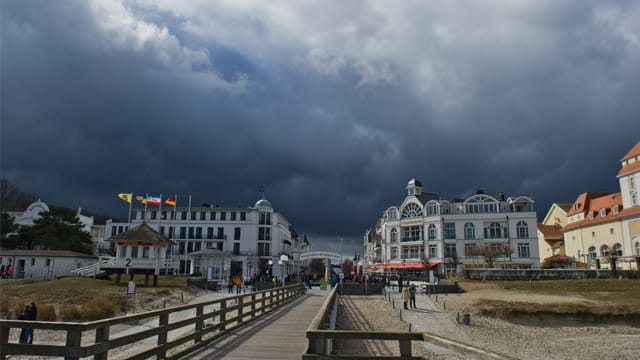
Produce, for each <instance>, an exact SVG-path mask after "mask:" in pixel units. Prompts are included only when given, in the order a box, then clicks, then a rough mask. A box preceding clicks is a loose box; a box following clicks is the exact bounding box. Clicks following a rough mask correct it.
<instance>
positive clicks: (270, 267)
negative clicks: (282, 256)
mask: <svg viewBox="0 0 640 360" xmlns="http://www.w3.org/2000/svg"><path fill="white" fill-rule="evenodd" d="M269 271H271V277H270V278H269V280H271V281H272V282H273V287H274V288H275V287H276V282H275V281H273V260H269V270H267V275H269Z"/></svg>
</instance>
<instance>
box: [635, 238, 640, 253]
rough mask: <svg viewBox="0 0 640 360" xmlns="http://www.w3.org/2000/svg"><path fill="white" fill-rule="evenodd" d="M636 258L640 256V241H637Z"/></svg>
mask: <svg viewBox="0 0 640 360" xmlns="http://www.w3.org/2000/svg"><path fill="white" fill-rule="evenodd" d="M636 256H640V241H636Z"/></svg>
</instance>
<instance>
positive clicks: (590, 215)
mask: <svg viewBox="0 0 640 360" xmlns="http://www.w3.org/2000/svg"><path fill="white" fill-rule="evenodd" d="M589 220H593V211H589Z"/></svg>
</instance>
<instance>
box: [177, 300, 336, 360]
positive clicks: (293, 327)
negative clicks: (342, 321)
mask: <svg viewBox="0 0 640 360" xmlns="http://www.w3.org/2000/svg"><path fill="white" fill-rule="evenodd" d="M328 295H329V291H327V290H316V289H314V290H310V291H309V292H307V294H306V295H304V296H302V297H301V298H299V299H297V300H294V301H293V302H292V303H290V304H287V305H284V306H283V307H281V308H279V309H277V310H274V311H273V312H271V313H269V314H267V315H265V316H263V317H260V318H258V319H256V320H254V321H251V322H249V323H247V324H246V325H244V326H241V327H240V328H239V329H235V330H233V331H231V332H230V333H229V334H227V335H225V336H223V337H222V338H220V339H218V340H216V341H213V342H212V343H210V344H208V345H207V346H206V347H204V348H202V349H199V350H196V351H194V352H193V353H190V354H189V355H187V356H185V357H183V359H185V360H186V359H223V358H224V359H232V360H233V359H300V358H301V357H302V354H303V353H304V352H305V351H306V350H307V344H308V340H307V337H306V330H307V328H308V327H309V325H310V324H311V321H312V320H313V318H314V317H315V316H316V314H317V312H318V310H319V309H320V306H322V303H323V302H324V301H325V300H326V298H327V296H328Z"/></svg>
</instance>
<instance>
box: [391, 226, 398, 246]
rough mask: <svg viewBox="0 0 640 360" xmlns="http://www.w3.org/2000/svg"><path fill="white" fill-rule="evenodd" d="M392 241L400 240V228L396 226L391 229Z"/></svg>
mask: <svg viewBox="0 0 640 360" xmlns="http://www.w3.org/2000/svg"><path fill="white" fill-rule="evenodd" d="M391 242H392V243H394V242H398V229H396V228H393V229H391Z"/></svg>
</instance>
